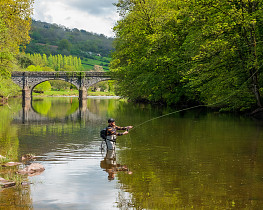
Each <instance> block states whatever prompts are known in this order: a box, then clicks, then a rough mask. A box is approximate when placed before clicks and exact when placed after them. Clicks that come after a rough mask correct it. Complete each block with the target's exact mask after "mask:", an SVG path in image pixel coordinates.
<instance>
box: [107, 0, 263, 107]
mask: <svg viewBox="0 0 263 210" xmlns="http://www.w3.org/2000/svg"><path fill="white" fill-rule="evenodd" d="M262 3H263V2H262V0H252V1H243V0H242V1H227V0H222V1H220V0H208V1H207V0H206V1H204V0H198V1H192V0H187V1H183V0H179V1H168V0H120V1H119V2H118V3H117V4H116V6H117V7H118V10H119V12H120V15H121V16H122V19H121V20H120V21H119V22H118V24H117V25H116V26H115V28H114V30H115V33H116V42H115V47H116V51H115V52H114V53H113V60H112V62H111V70H112V72H113V75H114V76H115V77H116V78H117V79H118V86H117V88H116V89H117V91H118V93H119V94H120V95H122V96H126V97H128V98H130V99H132V100H148V101H151V102H163V103H168V104H188V105H189V104H193V103H199V104H205V105H216V106H219V107H221V108H224V109H233V110H246V109H251V108H253V107H256V106H257V107H261V104H262V103H261V96H260V90H262V89H260V88H261V87H262V84H263V83H262V82H263V81H262V80H261V76H260V75H261V67H262V66H261V65H262V49H263V48H262V47H263V46H262V43H263V42H262V39H263V37H262V28H263V27H262V20H263V14H262V12H261V11H262Z"/></svg>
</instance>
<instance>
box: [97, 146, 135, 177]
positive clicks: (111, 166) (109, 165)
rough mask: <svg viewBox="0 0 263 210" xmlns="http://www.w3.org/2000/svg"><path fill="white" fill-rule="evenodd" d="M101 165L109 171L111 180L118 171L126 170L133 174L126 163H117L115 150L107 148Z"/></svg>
mask: <svg viewBox="0 0 263 210" xmlns="http://www.w3.org/2000/svg"><path fill="white" fill-rule="evenodd" d="M100 167H101V168H102V169H104V171H106V172H107V173H108V180H109V181H111V180H114V179H115V176H116V174H117V173H118V172H123V171H125V172H127V173H128V174H132V172H131V171H129V169H128V167H127V166H126V165H121V164H118V163H117V161H116V152H115V150H107V152H106V155H105V157H104V159H103V160H102V161H101V162H100Z"/></svg>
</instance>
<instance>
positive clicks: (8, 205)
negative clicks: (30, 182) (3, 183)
mask: <svg viewBox="0 0 263 210" xmlns="http://www.w3.org/2000/svg"><path fill="white" fill-rule="evenodd" d="M0 209H33V204H32V199H31V197H30V187H29V186H21V185H20V186H17V187H12V188H7V189H2V191H1V196H0Z"/></svg>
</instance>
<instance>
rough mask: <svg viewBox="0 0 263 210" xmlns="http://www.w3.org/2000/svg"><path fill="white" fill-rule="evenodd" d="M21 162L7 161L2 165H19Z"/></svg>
mask: <svg viewBox="0 0 263 210" xmlns="http://www.w3.org/2000/svg"><path fill="white" fill-rule="evenodd" d="M21 164H22V163H19V162H8V163H5V164H3V165H2V166H4V167H8V166H17V165H21Z"/></svg>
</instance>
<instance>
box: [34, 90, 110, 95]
mask: <svg viewBox="0 0 263 210" xmlns="http://www.w3.org/2000/svg"><path fill="white" fill-rule="evenodd" d="M33 95H34V96H78V95H79V92H78V90H60V91H55V90H50V91H45V92H44V93H33ZM88 96H115V94H114V93H113V92H91V91H89V92H88Z"/></svg>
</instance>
